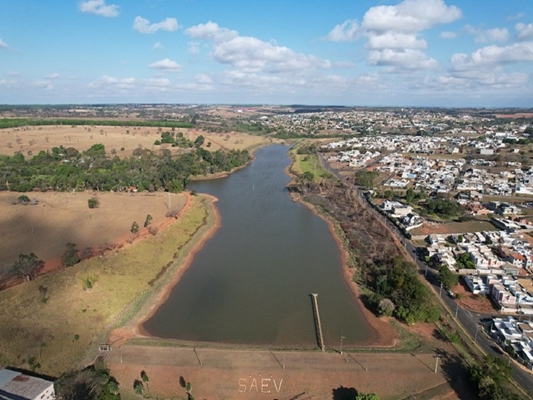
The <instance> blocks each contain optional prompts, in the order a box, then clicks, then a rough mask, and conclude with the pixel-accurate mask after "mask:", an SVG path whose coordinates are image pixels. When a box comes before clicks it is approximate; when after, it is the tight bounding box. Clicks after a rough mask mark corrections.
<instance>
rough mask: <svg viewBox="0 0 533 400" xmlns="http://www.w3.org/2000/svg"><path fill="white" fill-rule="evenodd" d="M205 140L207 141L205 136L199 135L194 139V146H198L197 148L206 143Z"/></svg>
mask: <svg viewBox="0 0 533 400" xmlns="http://www.w3.org/2000/svg"><path fill="white" fill-rule="evenodd" d="M204 141H205V138H204V137H203V136H202V135H200V136H198V137H197V138H196V140H195V141H194V147H197V148H198V147H200V146H201V145H203V144H204Z"/></svg>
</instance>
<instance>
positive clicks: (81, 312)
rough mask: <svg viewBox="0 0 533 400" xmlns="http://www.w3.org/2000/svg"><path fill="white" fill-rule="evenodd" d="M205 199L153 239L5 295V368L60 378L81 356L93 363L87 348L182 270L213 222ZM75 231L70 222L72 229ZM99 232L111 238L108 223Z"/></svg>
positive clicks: (0, 298)
mask: <svg viewBox="0 0 533 400" xmlns="http://www.w3.org/2000/svg"><path fill="white" fill-rule="evenodd" d="M208 201H209V200H207V199H206V198H205V197H200V196H198V197H195V196H192V203H191V205H190V206H189V207H187V208H186V209H184V212H183V214H182V215H181V216H180V217H179V219H178V220H177V222H176V223H174V224H172V225H171V226H170V227H168V228H167V229H165V230H162V231H160V232H159V233H158V234H157V235H155V236H150V237H147V238H146V239H144V240H142V241H140V242H138V243H135V244H134V245H131V246H126V247H124V248H121V249H119V250H116V251H113V252H110V253H107V254H105V255H104V256H102V257H95V258H92V259H89V260H86V261H83V262H81V263H80V264H77V265H75V266H74V267H71V268H67V269H65V270H63V271H61V272H59V273H53V274H46V275H43V276H40V277H38V278H37V279H35V280H34V281H32V282H26V283H23V284H20V285H17V286H15V287H12V288H9V289H5V290H2V291H0V310H1V311H0V338H1V340H0V366H5V365H10V366H14V367H21V368H31V365H30V364H33V365H35V363H39V364H40V368H38V369H37V371H38V372H41V373H45V374H50V375H59V374H60V373H62V372H65V371H66V370H70V369H72V368H75V367H76V366H78V365H79V363H80V361H81V360H82V359H83V358H84V357H85V361H86V362H87V363H89V362H91V361H92V358H93V357H94V355H95V353H90V354H89V355H90V356H89V357H87V356H86V354H87V349H88V348H89V349H91V351H94V349H95V347H96V346H97V345H98V344H99V343H104V342H105V336H106V333H107V331H108V330H109V329H110V328H112V327H113V326H120V325H121V323H123V322H125V321H126V320H127V319H128V318H130V317H132V316H133V315H134V314H135V313H136V312H137V311H138V309H139V308H140V307H141V306H142V304H143V303H144V302H145V301H146V300H147V299H149V298H151V297H150V296H151V294H152V293H153V294H157V293H158V292H159V291H160V290H161V287H162V286H163V285H164V284H165V283H167V282H169V281H171V280H172V279H173V278H174V276H175V275H176V274H177V273H178V271H179V269H180V268H183V265H185V264H184V263H183V259H184V257H185V255H187V254H188V253H189V252H190V248H189V247H190V246H194V243H195V242H198V241H199V240H200V238H201V237H202V236H204V234H205V231H206V229H209V226H211V225H212V224H214V220H215V218H214V217H209V215H211V214H213V212H212V211H208V210H212V208H211V207H208V204H207V202H208ZM108 207H110V206H108ZM121 209H122V207H119V208H116V207H115V208H114V209H113V211H114V212H115V213H116V214H119V213H121ZM102 210H104V207H102ZM106 213H107V214H108V216H111V212H110V211H106ZM143 215H144V212H143ZM78 224H79V223H78ZM210 224H211V225H210ZM76 228H77V225H76V221H71V223H70V226H69V229H70V230H72V231H74V230H76ZM56 230H57V231H58V232H59V231H60V229H59V228H56ZM102 231H104V232H105V234H106V235H107V234H108V233H109V232H108V231H107V229H106V228H105V225H103V226H102V227H101V228H100V234H102ZM41 238H42V239H43V240H46V237H45V236H44V235H43V236H41ZM46 243H48V244H49V245H51V244H52V242H46ZM89 281H90V284H89V285H88V284H87V282H89ZM32 358H33V363H32V362H31V360H32Z"/></svg>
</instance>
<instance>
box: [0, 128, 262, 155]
mask: <svg viewBox="0 0 533 400" xmlns="http://www.w3.org/2000/svg"><path fill="white" fill-rule="evenodd" d="M160 129H161V130H162V131H163V132H164V131H167V130H168V131H170V128H154V127H133V126H127V127H121V126H98V125H95V126H65V125H56V126H28V127H20V128H8V129H0V154H6V155H10V154H13V153H15V152H16V151H20V152H21V153H22V154H24V156H26V157H28V156H30V157H31V155H36V154H38V153H39V151H41V150H44V151H46V150H51V149H52V148H53V147H57V146H60V145H62V146H64V147H74V148H76V149H77V150H79V151H83V150H87V149H88V148H90V147H91V146H92V145H93V144H95V143H102V144H104V145H105V148H106V151H107V153H108V154H111V153H116V155H118V156H119V157H121V158H122V157H128V156H130V155H131V154H132V153H133V151H134V150H135V149H137V148H143V149H149V150H152V151H158V150H160V149H169V150H170V151H171V152H172V153H173V154H177V153H179V152H180V151H183V149H181V148H179V147H171V146H170V145H169V144H164V145H161V146H156V145H154V142H155V141H156V140H157V139H160V137H161V133H160V131H159V130H160ZM175 131H176V132H182V133H183V135H184V136H185V137H186V138H188V139H189V140H191V141H193V142H194V140H195V139H196V138H197V137H198V136H200V135H203V136H204V137H205V143H204V148H206V149H209V150H218V149H220V148H224V149H238V150H243V149H253V148H256V147H257V146H259V145H261V144H265V143H267V142H268V140H267V139H265V138H264V137H259V136H251V135H248V134H245V133H230V134H217V133H207V132H204V131H200V130H196V129H182V128H176V130H175ZM208 142H211V146H210V147H206V146H207V143H208ZM122 149H123V150H122Z"/></svg>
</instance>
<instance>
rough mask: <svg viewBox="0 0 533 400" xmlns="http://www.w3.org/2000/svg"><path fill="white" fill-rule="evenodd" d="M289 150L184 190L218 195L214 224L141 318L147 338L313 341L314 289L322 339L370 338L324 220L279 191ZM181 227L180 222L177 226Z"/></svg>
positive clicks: (259, 156) (261, 154) (262, 153)
mask: <svg viewBox="0 0 533 400" xmlns="http://www.w3.org/2000/svg"><path fill="white" fill-rule="evenodd" d="M287 150H288V148H287V147H286V146H282V145H273V146H269V147H266V148H262V149H260V150H259V151H257V152H256V155H255V157H256V158H255V160H254V162H253V163H252V164H251V165H249V166H248V167H246V168H244V169H242V170H240V171H237V172H235V173H233V174H231V175H230V176H229V177H227V178H224V179H215V180H210V181H201V182H194V183H192V184H190V185H189V188H190V189H192V190H196V191H197V192H199V193H208V194H211V195H213V196H215V197H217V198H218V199H219V201H218V202H217V203H216V206H217V208H218V209H219V211H220V215H221V227H220V229H219V230H218V231H217V232H216V233H215V235H214V236H213V237H212V238H211V239H209V240H208V241H207V242H206V244H205V246H204V247H203V248H202V249H201V250H200V251H199V252H198V253H197V254H196V256H195V258H194V260H193V262H192V264H191V266H190V267H189V269H188V270H187V271H186V272H185V273H184V275H183V277H182V278H181V280H180V281H179V282H178V284H177V285H176V286H175V287H174V288H173V290H172V292H171V294H170V296H169V298H168V300H167V301H166V302H165V303H164V304H162V305H161V307H160V308H159V309H158V310H157V311H156V313H155V314H154V315H153V316H152V317H151V318H150V319H149V320H147V321H146V322H145V324H144V329H145V330H146V331H147V332H148V333H150V334H151V335H153V336H156V337H161V338H174V339H181V340H191V341H206V342H219V343H238V344H274V345H315V344H316V343H317V341H316V336H315V328H314V319H313V312H312V307H311V298H310V294H311V293H318V303H319V310H320V316H321V321H322V329H323V332H324V338H325V343H326V345H329V346H339V345H340V338H341V336H344V344H346V345H349V344H357V343H361V342H362V341H365V340H368V339H369V338H371V337H372V336H373V335H374V332H373V330H372V328H371V327H370V326H369V324H368V322H367V321H366V320H365V318H364V317H363V315H362V312H361V309H360V306H359V304H358V303H357V302H356V300H355V297H354V295H353V294H352V293H351V291H350V289H349V287H348V285H347V283H346V281H345V280H344V278H343V271H342V262H341V253H340V251H339V249H338V247H337V244H336V242H335V241H334V239H333V238H332V236H331V234H330V232H329V229H328V225H327V223H326V222H325V221H323V220H322V219H321V218H319V217H318V216H316V215H314V214H313V213H312V212H311V211H310V210H309V209H308V208H306V207H305V206H304V205H302V204H300V203H298V202H294V201H292V200H291V198H290V196H289V193H288V191H287V189H286V187H285V186H286V184H287V183H288V182H289V180H290V178H289V176H288V175H287V174H286V173H285V172H284V169H285V168H286V167H287V166H288V165H289V163H290V160H289V158H288V156H287ZM178 223H179V222H178Z"/></svg>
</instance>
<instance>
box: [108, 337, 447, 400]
mask: <svg viewBox="0 0 533 400" xmlns="http://www.w3.org/2000/svg"><path fill="white" fill-rule="evenodd" d="M108 366H109V367H110V369H111V373H112V374H113V375H114V376H115V377H116V378H117V379H118V381H119V382H120V383H121V385H122V386H123V387H124V388H125V389H126V390H128V389H129V388H130V387H132V385H133V381H134V380H135V379H139V374H140V372H141V371H142V370H144V371H145V372H146V373H147V375H148V377H149V379H150V381H149V390H150V391H152V393H157V394H158V395H159V396H163V397H162V398H165V399H170V398H172V399H179V398H186V396H185V389H183V388H182V387H181V386H180V385H179V377H180V376H182V377H183V378H184V379H185V380H186V381H187V382H190V383H191V386H192V394H193V395H194V397H195V398H196V399H218V400H224V399H261V398H264V399H286V400H288V399H302V400H303V399H344V398H346V399H351V397H344V396H342V397H341V396H339V397H333V394H334V393H335V392H334V390H337V392H336V393H337V394H344V395H346V394H349V393H354V391H355V390H357V391H361V392H366V393H368V392H374V393H376V394H378V395H379V396H380V398H381V399H402V398H406V397H407V396H409V395H412V394H417V393H422V392H426V391H429V392H428V393H426V395H422V394H421V395H419V396H417V397H416V398H417V399H445V398H446V399H455V398H457V397H456V396H455V395H454V393H453V391H452V390H451V388H450V387H449V386H448V385H447V383H446V377H445V376H444V375H443V374H442V373H440V372H439V373H437V374H436V373H434V368H435V358H434V354H433V353H426V354H372V353H363V354H361V353H350V354H349V353H344V354H342V355H341V354H338V353H320V352H282V351H274V352H270V351H239V350H215V349H205V348H202V349H191V348H165V347H144V346H129V345H125V346H122V347H121V348H115V349H113V351H111V353H109V355H108ZM126 398H127V397H126ZM132 398H133V397H132ZM160 398H161V397H160Z"/></svg>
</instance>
